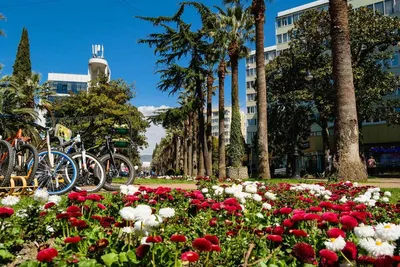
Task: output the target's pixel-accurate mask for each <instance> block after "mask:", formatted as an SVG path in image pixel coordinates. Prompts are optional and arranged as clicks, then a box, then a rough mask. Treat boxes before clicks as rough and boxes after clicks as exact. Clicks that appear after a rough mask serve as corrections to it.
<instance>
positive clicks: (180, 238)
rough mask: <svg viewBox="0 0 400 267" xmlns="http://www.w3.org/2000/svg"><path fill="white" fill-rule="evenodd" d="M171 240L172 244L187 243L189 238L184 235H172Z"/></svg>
mask: <svg viewBox="0 0 400 267" xmlns="http://www.w3.org/2000/svg"><path fill="white" fill-rule="evenodd" d="M169 240H171V241H172V242H186V240H187V238H186V236H184V235H172V236H171V238H170V239H169Z"/></svg>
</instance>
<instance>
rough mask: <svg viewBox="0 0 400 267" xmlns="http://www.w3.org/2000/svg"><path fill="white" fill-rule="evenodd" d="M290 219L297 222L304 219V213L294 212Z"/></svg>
mask: <svg viewBox="0 0 400 267" xmlns="http://www.w3.org/2000/svg"><path fill="white" fill-rule="evenodd" d="M291 220H292V221H293V222H299V221H303V220H304V213H296V214H294V215H293V216H292V218H291Z"/></svg>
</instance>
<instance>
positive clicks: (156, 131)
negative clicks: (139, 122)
mask: <svg viewBox="0 0 400 267" xmlns="http://www.w3.org/2000/svg"><path fill="white" fill-rule="evenodd" d="M166 108H170V107H168V106H165V105H162V106H159V107H155V106H141V107H138V110H139V111H140V112H142V113H143V115H144V116H145V117H148V116H151V115H154V113H155V111H157V110H159V109H166ZM164 136H165V129H164V128H163V127H162V126H158V125H154V124H153V123H151V124H150V127H149V128H147V131H146V137H147V143H148V144H149V146H148V147H147V148H145V149H143V150H142V151H140V154H141V155H151V154H153V150H154V147H155V146H156V144H157V143H160V141H161V139H162V138H163V137H164Z"/></svg>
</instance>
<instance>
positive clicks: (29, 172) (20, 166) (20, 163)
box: [14, 144, 39, 184]
mask: <svg viewBox="0 0 400 267" xmlns="http://www.w3.org/2000/svg"><path fill="white" fill-rule="evenodd" d="M15 152H16V153H15V164H14V171H15V172H16V174H17V176H25V177H26V183H27V184H31V183H32V182H33V179H34V178H35V174H36V171H37V168H38V163H39V156H38V151H37V150H36V148H35V147H34V146H32V145H29V144H23V145H21V146H20V147H19V150H18V151H15ZM32 160H33V162H32V164H31V166H29V168H28V163H30V162H31V161H32Z"/></svg>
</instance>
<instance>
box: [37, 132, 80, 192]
mask: <svg viewBox="0 0 400 267" xmlns="http://www.w3.org/2000/svg"><path fill="white" fill-rule="evenodd" d="M36 126H37V127H38V128H40V129H42V130H44V131H45V132H46V135H45V139H44V142H45V144H46V146H47V148H46V150H44V151H41V152H39V155H38V156H39V161H38V162H39V166H38V169H37V171H36V174H35V178H37V181H38V186H39V188H46V189H47V191H48V193H49V194H50V195H60V194H64V193H67V192H69V191H70V190H72V188H73V187H74V185H75V183H76V181H77V177H78V171H77V167H76V164H75V161H74V160H73V159H72V158H71V157H70V156H69V155H67V154H66V153H64V152H62V151H58V150H54V149H52V148H51V145H50V131H51V130H52V129H51V128H47V127H42V126H40V125H37V124H36ZM29 164H33V162H32V161H30V162H29Z"/></svg>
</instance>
